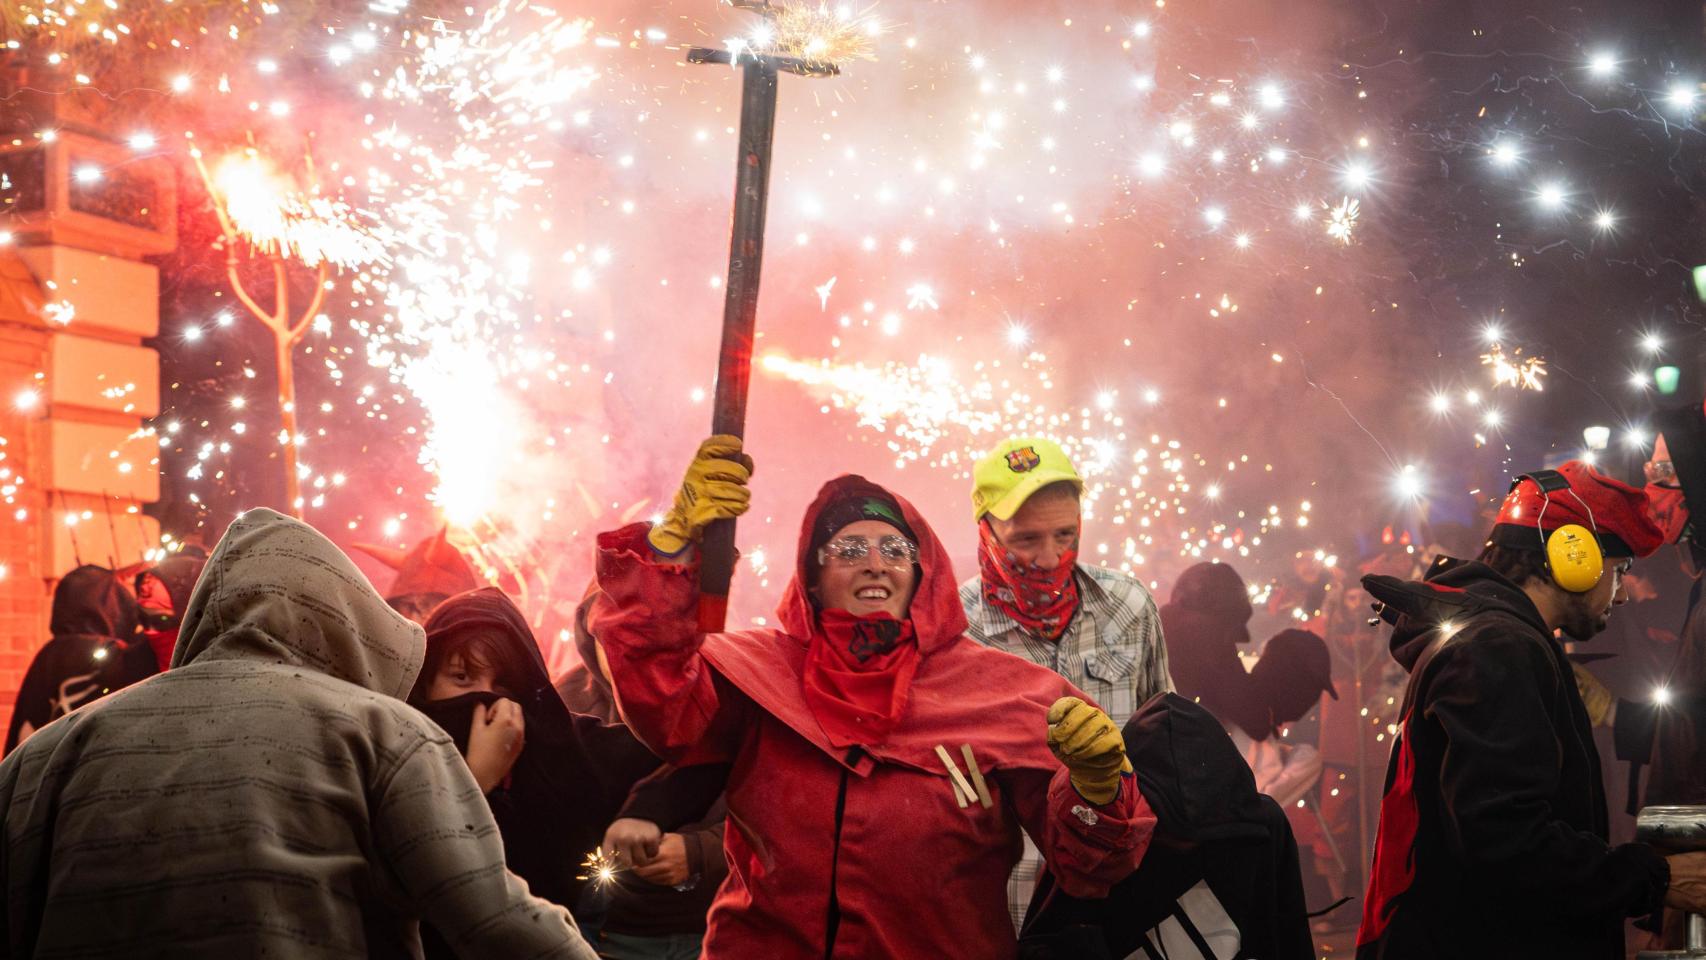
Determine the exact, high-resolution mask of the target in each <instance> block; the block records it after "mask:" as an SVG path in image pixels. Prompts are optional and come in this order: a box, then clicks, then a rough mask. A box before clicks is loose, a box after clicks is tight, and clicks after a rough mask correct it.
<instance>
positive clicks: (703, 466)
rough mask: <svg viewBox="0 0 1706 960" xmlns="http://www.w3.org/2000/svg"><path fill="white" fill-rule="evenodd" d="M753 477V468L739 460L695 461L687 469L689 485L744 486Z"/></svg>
mask: <svg viewBox="0 0 1706 960" xmlns="http://www.w3.org/2000/svg"><path fill="white" fill-rule="evenodd" d="M751 476H752V468H751V467H750V466H749V465H748V464H746V463H742V462H741V461H739V460H715V459H713V460H695V461H693V465H692V466H690V467H688V468H687V482H688V483H689V484H692V483H706V482H710V481H720V482H723V483H741V484H744V483H746V481H747V480H748V479H749V478H750V477H751Z"/></svg>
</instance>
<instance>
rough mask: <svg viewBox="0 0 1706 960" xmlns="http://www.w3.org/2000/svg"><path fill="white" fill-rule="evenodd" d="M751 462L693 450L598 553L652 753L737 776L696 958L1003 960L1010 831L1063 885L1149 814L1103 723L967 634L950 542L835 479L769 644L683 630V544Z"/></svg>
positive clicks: (632, 720)
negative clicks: (1029, 841) (723, 873)
mask: <svg viewBox="0 0 1706 960" xmlns="http://www.w3.org/2000/svg"><path fill="white" fill-rule="evenodd" d="M750 471H751V460H750V459H748V458H746V457H745V455H744V454H742V453H741V447H740V441H739V440H738V439H737V438H734V437H722V436H720V437H712V438H711V439H710V440H707V441H706V442H705V443H704V444H703V445H701V446H700V448H699V453H698V455H697V456H696V457H695V459H694V461H693V464H692V466H690V467H689V469H688V471H687V479H686V482H685V483H684V484H683V487H682V491H681V493H680V494H679V495H678V496H677V499H676V501H675V507H674V508H673V509H672V510H671V512H670V514H669V515H668V516H667V517H666V518H665V520H664V521H663V522H662V523H660V524H658V525H657V526H655V527H648V525H646V524H643V523H642V524H632V525H630V526H627V527H624V528H622V529H620V530H616V531H613V532H610V533H605V534H602V535H601V536H600V537H599V539H598V547H599V549H598V558H597V565H598V584H599V587H600V588H601V589H602V590H603V591H604V594H605V597H604V599H603V600H602V601H600V602H599V604H598V605H597V606H596V607H595V609H594V611H593V614H592V618H591V624H590V626H591V629H592V633H593V635H594V636H596V637H597V638H598V639H599V642H600V644H601V649H602V652H603V654H604V656H605V658H606V661H607V664H608V667H609V673H610V675H611V678H612V680H613V681H614V683H615V687H616V693H617V699H618V701H619V703H620V705H621V707H622V712H623V715H624V716H625V717H626V718H627V720H628V722H629V724H630V725H631V726H632V727H633V729H634V731H635V732H636V733H638V734H639V736H640V738H641V739H642V740H644V741H646V743H647V744H648V745H650V746H651V747H652V748H653V750H655V751H657V752H658V753H659V754H660V755H662V756H664V757H665V759H667V760H670V761H671V762H675V763H680V764H691V763H707V762H718V761H732V764H733V767H732V771H731V774H730V779H729V783H728V806H729V823H730V824H731V829H730V830H729V831H728V833H727V838H726V853H727V855H728V860H729V867H730V872H729V876H728V878H727V879H726V880H725V881H724V882H723V886H722V889H721V890H720V892H719V894H718V897H717V900H716V902H715V904H714V905H713V906H712V908H711V916H710V921H709V928H708V931H707V933H706V937H705V954H704V955H705V956H706V957H708V958H711V960H717V958H730V957H739V958H747V957H764V958H765V960H789V958H802V960H803V958H811V960H819V958H825V957H830V958H833V957H847V958H851V957H861V958H862V957H968V958H978V960H1002V958H1010V957H1014V956H1016V954H1017V949H1018V947H1017V941H1016V938H1015V936H1014V933H1013V927H1012V924H1011V922H1010V921H1009V920H1008V919H1007V904H1006V885H1007V875H1008V873H1009V871H1010V870H1011V869H1012V867H1013V864H1014V863H1015V862H1017V860H1018V857H1019V852H1020V848H1021V842H1020V835H1021V831H1023V832H1024V833H1027V834H1029V835H1030V836H1031V837H1032V838H1033V839H1034V840H1036V841H1037V843H1038V845H1039V846H1040V847H1041V849H1042V850H1043V852H1044V853H1045V855H1046V856H1047V858H1048V862H1049V865H1050V867H1051V868H1052V869H1053V871H1054V872H1055V874H1056V876H1057V877H1058V879H1059V882H1060V886H1061V888H1062V889H1064V890H1066V891H1067V892H1069V893H1073V894H1075V895H1079V896H1090V897H1097V896H1105V895H1106V893H1107V890H1108V888H1109V886H1110V885H1111V884H1112V883H1113V882H1115V881H1118V880H1119V879H1121V878H1123V877H1125V876H1126V875H1127V874H1129V873H1130V872H1131V871H1132V870H1134V869H1135V868H1136V867H1137V864H1138V862H1139V861H1140V860H1141V859H1142V856H1143V853H1144V851H1145V849H1146V848H1147V846H1148V843H1149V838H1150V836H1151V834H1152V832H1153V830H1154V827H1155V816H1154V814H1153V813H1152V812H1151V811H1150V809H1149V806H1148V804H1147V803H1146V802H1145V801H1144V799H1143V797H1142V795H1141V794H1140V793H1139V792H1138V789H1137V785H1136V781H1135V779H1134V778H1133V777H1132V776H1131V773H1130V770H1131V765H1130V763H1129V762H1127V761H1126V759H1125V748H1124V743H1123V741H1122V740H1121V739H1120V736H1119V731H1118V729H1117V728H1115V727H1114V725H1113V723H1112V721H1110V720H1109V719H1108V718H1107V715H1106V714H1104V713H1102V711H1101V710H1099V709H1097V708H1096V707H1094V706H1092V705H1090V704H1088V703H1086V702H1085V701H1084V699H1083V698H1082V695H1081V694H1079V692H1078V691H1077V690H1076V689H1075V688H1073V687H1072V685H1071V684H1069V683H1067V682H1066V681H1065V680H1063V679H1062V678H1061V677H1059V676H1058V675H1056V674H1054V673H1053V672H1051V671H1049V670H1046V669H1044V668H1042V667H1039V666H1036V665H1035V664H1032V663H1029V662H1027V661H1024V660H1021V659H1019V658H1018V657H1014V656H1011V655H1008V654H1005V653H1000V652H998V651H994V650H989V649H987V648H984V647H982V646H980V645H978V644H977V643H975V642H974V641H972V640H970V639H968V638H967V637H966V636H965V632H966V616H965V609H964V607H963V606H961V604H960V601H959V597H958V592H957V589H956V586H955V583H956V581H955V578H954V574H953V570H952V568H951V566H950V564H949V562H948V555H947V552H946V550H945V549H944V548H943V547H942V544H941V543H940V542H939V541H938V540H937V539H936V536H935V534H934V533H933V532H932V531H931V529H930V527H929V526H928V525H927V524H926V523H925V522H924V518H923V517H921V516H919V515H918V513H917V511H915V510H914V509H913V508H912V506H911V505H910V504H908V503H907V502H906V501H905V500H902V499H901V498H899V497H897V496H895V495H893V494H891V493H889V492H888V491H887V490H884V489H883V488H882V487H879V486H877V485H876V484H873V483H871V482H869V481H867V480H865V479H863V478H861V477H857V476H843V477H838V478H836V479H835V480H831V481H830V482H829V483H828V484H826V485H825V486H824V487H823V489H822V490H821V491H820V492H819V494H818V496H817V499H816V500H815V501H814V502H813V503H812V505H811V506H810V507H809V508H807V511H806V515H805V518H804V521H803V522H802V525H801V532H800V542H799V555H798V565H797V568H796V572H795V576H794V578H793V580H792V581H791V582H790V583H789V585H788V588H787V590H786V592H785V593H784V595H783V598H782V602H781V605H780V607H779V609H778V611H777V616H778V620H779V625H780V629H763V630H747V631H740V632H733V633H718V634H710V635H703V634H700V633H699V632H698V630H697V623H696V606H697V603H698V600H699V594H698V578H697V569H696V567H697V563H696V557H697V551H696V547H695V543H696V541H697V540H698V537H699V533H700V532H701V531H702V530H703V529H704V527H705V525H706V524H708V523H710V522H711V521H713V520H716V519H720V518H732V517H735V516H738V515H740V514H741V513H744V512H745V510H746V508H747V505H748V503H749V498H750V494H749V492H748V490H747V488H746V481H747V478H748V476H749V475H750Z"/></svg>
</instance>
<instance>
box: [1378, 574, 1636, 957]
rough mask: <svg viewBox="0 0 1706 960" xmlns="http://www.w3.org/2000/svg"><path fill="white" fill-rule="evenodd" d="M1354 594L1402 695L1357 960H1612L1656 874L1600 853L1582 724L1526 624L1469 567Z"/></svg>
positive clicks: (1520, 597)
mask: <svg viewBox="0 0 1706 960" xmlns="http://www.w3.org/2000/svg"><path fill="white" fill-rule="evenodd" d="M1363 586H1364V588H1365V589H1367V590H1368V592H1369V593H1370V594H1371V595H1372V596H1374V598H1375V599H1376V600H1378V601H1380V602H1381V603H1383V604H1385V609H1384V611H1383V613H1382V616H1384V617H1386V618H1387V620H1388V622H1395V624H1396V627H1397V629H1396V630H1395V632H1394V633H1393V635H1392V640H1391V650H1392V656H1393V658H1394V659H1396V660H1397V661H1398V662H1399V664H1401V665H1402V666H1403V667H1404V669H1405V670H1407V671H1408V672H1409V673H1410V683H1409V687H1408V689H1407V690H1406V691H1405V695H1404V705H1403V707H1402V708H1401V710H1400V714H1399V715H1400V716H1401V717H1402V718H1403V720H1402V729H1401V731H1400V736H1399V739H1398V742H1397V744H1396V745H1395V747H1394V750H1393V754H1392V758H1391V760H1390V761H1389V763H1388V767H1387V776H1386V789H1385V794H1384V796H1383V797H1382V799H1381V805H1380V832H1379V836H1378V838H1377V840H1376V845H1375V859H1374V867H1373V871H1372V874H1371V877H1370V881H1369V890H1368V895H1367V898H1366V900H1365V902H1364V912H1363V925H1362V931H1361V933H1360V934H1359V936H1358V938H1357V939H1358V950H1357V956H1358V957H1359V960H1374V958H1390V960H1407V958H1435V957H1454V958H1458V957H1462V958H1472V957H1487V958H1494V957H1498V958H1503V957H1518V956H1521V957H1547V958H1549V960H1568V958H1576V957H1579V958H1584V960H1587V958H1593V960H1613V958H1621V957H1622V956H1623V955H1624V950H1623V922H1624V919H1625V918H1626V917H1634V916H1643V915H1646V914H1649V913H1651V912H1653V911H1655V910H1658V909H1659V908H1660V906H1661V904H1662V902H1663V897H1664V891H1665V888H1666V886H1667V885H1668V884H1669V879H1670V873H1669V868H1668V867H1667V865H1666V863H1665V861H1664V858H1662V857H1661V856H1659V855H1658V854H1657V853H1656V852H1654V851H1653V850H1652V848H1650V847H1647V846H1645V845H1642V844H1625V845H1623V846H1620V847H1612V846H1611V845H1610V844H1609V843H1608V842H1607V839H1606V838H1607V837H1608V836H1609V833H1608V821H1607V814H1606V807H1605V791H1604V786H1603V783H1602V781H1601V778H1600V765H1599V755H1598V753H1597V752H1596V751H1595V749H1594V743H1593V730H1592V727H1591V724H1590V722H1589V720H1588V716H1587V709H1586V708H1585V707H1584V706H1583V705H1582V699H1581V695H1580V694H1579V693H1577V692H1576V684H1575V680H1574V677H1573V675H1572V673H1571V670H1570V664H1569V661H1568V660H1566V659H1565V655H1564V650H1563V647H1562V646H1561V645H1560V644H1559V643H1558V642H1557V641H1556V640H1555V639H1554V638H1553V637H1552V633H1551V631H1550V630H1548V629H1547V628H1546V624H1545V621H1544V620H1543V619H1542V618H1541V615H1540V612H1539V611H1538V610H1536V609H1535V607H1534V604H1533V602H1532V601H1530V600H1529V599H1528V596H1527V595H1526V594H1524V593H1523V592H1522V590H1520V589H1519V588H1518V587H1517V586H1516V585H1515V584H1513V583H1511V582H1510V581H1509V580H1506V579H1505V578H1504V577H1501V576H1499V575H1498V574H1497V573H1495V572H1494V571H1493V570H1492V569H1491V568H1489V567H1487V566H1486V565H1484V564H1480V563H1463V562H1460V561H1445V562H1442V563H1438V564H1436V565H1435V568H1434V570H1433V571H1432V572H1430V573H1429V575H1428V578H1427V580H1425V581H1414V582H1405V581H1400V580H1397V579H1395V578H1392V577H1383V576H1369V577H1364V578H1363Z"/></svg>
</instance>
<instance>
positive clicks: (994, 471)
mask: <svg viewBox="0 0 1706 960" xmlns="http://www.w3.org/2000/svg"><path fill="white" fill-rule="evenodd" d="M1083 492H1084V480H1083V478H1081V477H1080V476H1079V475H1078V470H1077V469H1076V468H1074V467H1073V465H1072V461H1071V459H1069V458H1068V457H1067V456H1066V452H1065V451H1064V450H1062V449H1061V448H1060V445H1059V444H1057V443H1055V442H1054V441H1052V440H1048V439H1045V438H1043V437H1013V438H1010V439H1008V440H1005V441H1003V442H1002V443H1000V444H998V445H997V446H996V447H995V449H993V450H991V451H990V452H989V453H988V454H986V455H985V456H984V457H983V459H981V460H979V461H978V462H977V464H976V465H975V466H974V467H973V468H972V493H971V501H972V517H973V519H974V520H976V522H977V525H978V548H977V559H978V569H979V571H980V573H979V574H978V576H975V577H973V578H971V579H970V580H967V581H966V582H965V583H964V584H963V585H961V587H960V602H961V603H962V604H964V605H965V608H966V619H967V620H968V621H970V623H971V629H970V630H969V631H968V634H969V636H971V637H972V639H974V640H976V641H977V642H979V643H981V644H983V645H984V646H987V647H994V648H995V649H997V650H1003V651H1006V652H1007V653H1011V654H1014V655H1015V656H1019V657H1023V658H1025V659H1027V660H1030V661H1031V662H1033V663H1036V664H1039V665H1041V666H1044V667H1047V668H1049V669H1050V670H1053V671H1054V672H1055V673H1058V674H1060V675H1061V676H1062V677H1065V678H1066V679H1067V680H1068V681H1070V682H1071V683H1073V684H1074V685H1076V686H1077V687H1078V688H1079V689H1080V690H1083V691H1085V692H1086V693H1088V694H1090V696H1091V697H1093V698H1095V700H1096V702H1097V703H1098V704H1100V705H1101V707H1102V709H1103V710H1105V711H1107V713H1108V716H1110V717H1112V718H1113V721H1114V723H1116V724H1119V725H1120V726H1122V727H1123V726H1124V725H1125V722H1126V721H1127V720H1128V719H1130V718H1131V715H1132V714H1133V713H1135V712H1136V711H1137V708H1138V707H1140V706H1142V705H1143V702H1144V701H1145V700H1148V699H1149V698H1150V697H1152V696H1154V695H1156V694H1158V693H1163V692H1166V691H1169V690H1172V689H1173V681H1172V679H1171V678H1170V677H1169V676H1168V673H1167V649H1166V647H1165V645H1163V643H1162V640H1161V616H1160V613H1159V611H1158V610H1157V609H1156V606H1155V601H1154V599H1153V598H1151V597H1150V595H1149V591H1148V590H1146V589H1145V588H1144V586H1143V584H1142V583H1141V582H1139V581H1138V580H1137V579H1136V578H1135V577H1131V576H1128V575H1126V574H1123V573H1120V572H1118V571H1116V570H1108V569H1104V568H1102V567H1092V566H1086V565H1084V564H1080V563H1079V562H1078V543H1079V539H1080V536H1081V534H1082V529H1083V517H1082V513H1081V511H1080V508H1079V499H1080V497H1081V496H1082V495H1083ZM1041 864H1042V857H1041V855H1040V854H1039V853H1038V852H1037V850H1036V848H1035V847H1034V846H1032V845H1031V844H1030V843H1029V842H1028V841H1027V843H1026V845H1025V856H1024V859H1022V860H1021V861H1020V862H1019V865H1018V866H1017V867H1016V868H1015V869H1014V871H1013V875H1012V877H1011V878H1010V879H1009V881H1008V884H1007V899H1008V906H1009V907H1010V908H1011V909H1012V912H1013V923H1014V924H1015V925H1018V924H1019V923H1021V922H1022V921H1023V920H1024V916H1025V910H1026V908H1027V907H1028V906H1029V905H1030V902H1031V893H1032V892H1033V890H1034V889H1035V887H1036V878H1037V872H1038V869H1039V868H1040V866H1041Z"/></svg>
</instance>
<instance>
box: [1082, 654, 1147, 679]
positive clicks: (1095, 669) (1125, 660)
mask: <svg viewBox="0 0 1706 960" xmlns="http://www.w3.org/2000/svg"><path fill="white" fill-rule="evenodd" d="M1134 655H1135V654H1134V652H1133V651H1130V650H1110V649H1108V648H1106V647H1101V646H1098V647H1097V648H1096V652H1095V653H1093V654H1091V655H1090V656H1088V657H1086V658H1085V660H1084V672H1085V673H1088V674H1089V675H1090V676H1092V677H1095V678H1096V679H1097V680H1100V681H1102V682H1103V683H1112V684H1123V683H1125V682H1127V681H1129V680H1130V679H1131V674H1132V671H1134V670H1136V669H1137V665H1136V664H1135V663H1134V662H1133V657H1134Z"/></svg>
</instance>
